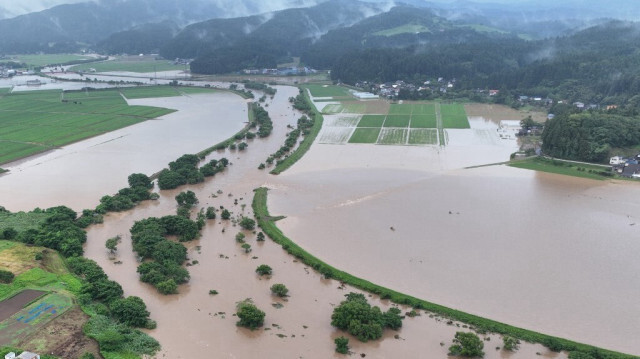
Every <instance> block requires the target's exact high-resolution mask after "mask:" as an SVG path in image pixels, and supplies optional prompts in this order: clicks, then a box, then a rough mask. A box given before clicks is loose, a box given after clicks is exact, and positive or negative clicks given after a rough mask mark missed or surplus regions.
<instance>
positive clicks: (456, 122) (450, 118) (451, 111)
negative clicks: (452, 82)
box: [440, 104, 470, 128]
mask: <svg viewBox="0 0 640 359" xmlns="http://www.w3.org/2000/svg"><path fill="white" fill-rule="evenodd" d="M440 112H441V115H442V126H443V127H444V128H470V126H469V120H468V119H467V112H466V111H465V110H464V106H463V105H460V104H442V105H440Z"/></svg>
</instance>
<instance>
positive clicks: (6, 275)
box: [0, 269, 15, 284]
mask: <svg viewBox="0 0 640 359" xmlns="http://www.w3.org/2000/svg"><path fill="white" fill-rule="evenodd" d="M13 278H15V275H14V274H13V273H12V272H9V271H8V270H4V269H0V283H5V284H9V283H11V282H13Z"/></svg>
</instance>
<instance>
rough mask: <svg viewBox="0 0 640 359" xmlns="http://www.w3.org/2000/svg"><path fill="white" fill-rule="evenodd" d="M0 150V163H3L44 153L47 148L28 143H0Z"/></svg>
mask: <svg viewBox="0 0 640 359" xmlns="http://www.w3.org/2000/svg"><path fill="white" fill-rule="evenodd" d="M0 148H1V150H0V163H5V162H9V161H11V160H13V159H16V158H22V157H26V156H30V155H32V154H34V153H38V152H41V151H44V150H46V149H48V148H49V147H46V146H40V145H35V144H30V143H19V142H7V141H0Z"/></svg>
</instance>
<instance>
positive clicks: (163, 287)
mask: <svg viewBox="0 0 640 359" xmlns="http://www.w3.org/2000/svg"><path fill="white" fill-rule="evenodd" d="M156 288H158V291H159V292H160V293H162V294H175V293H178V285H177V284H176V282H175V281H174V280H173V279H167V280H166V281H164V282H160V283H158V284H157V285H156Z"/></svg>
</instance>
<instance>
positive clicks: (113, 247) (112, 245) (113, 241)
mask: <svg viewBox="0 0 640 359" xmlns="http://www.w3.org/2000/svg"><path fill="white" fill-rule="evenodd" d="M118 242H120V236H115V237H113V238H109V239H107V241H106V242H105V244H104V245H105V247H107V249H108V250H109V252H111V254H113V253H115V252H116V251H117V250H118Z"/></svg>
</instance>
